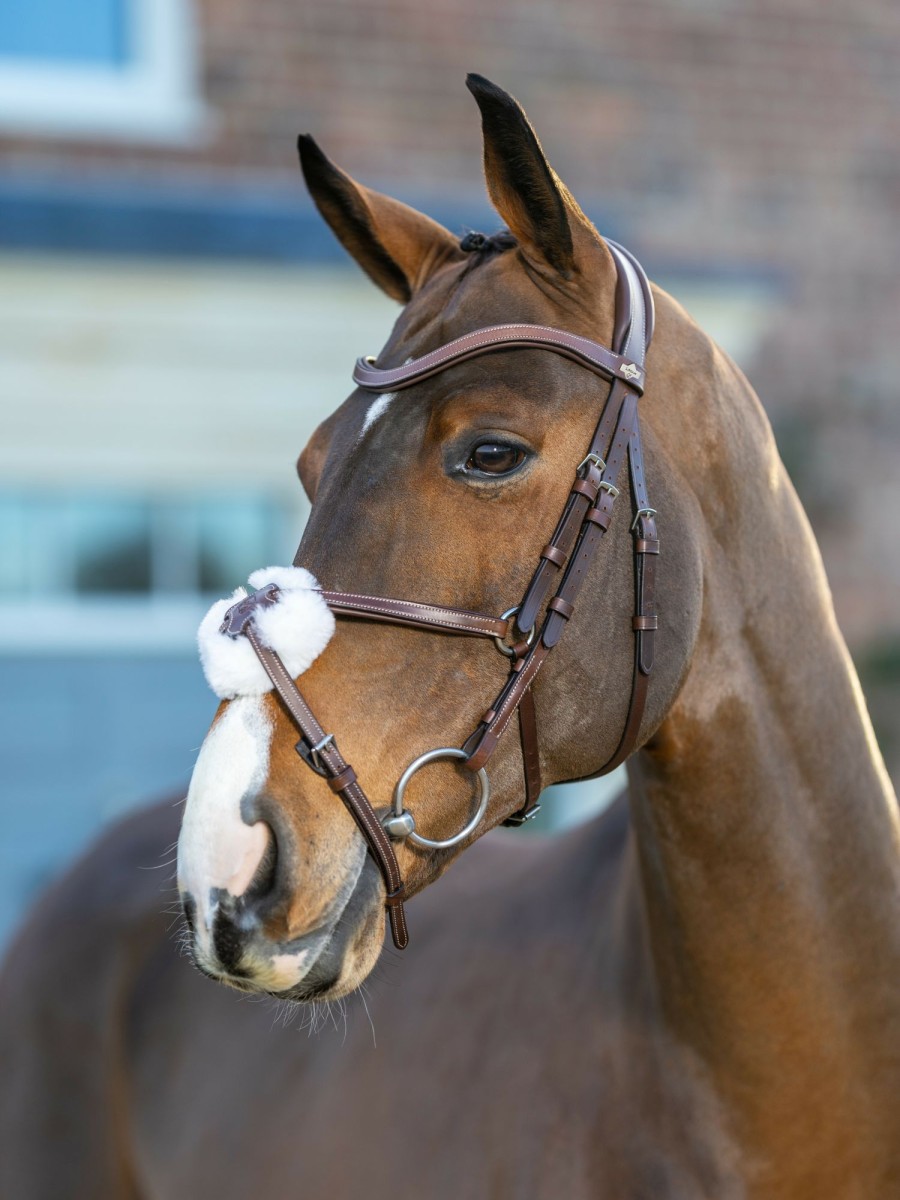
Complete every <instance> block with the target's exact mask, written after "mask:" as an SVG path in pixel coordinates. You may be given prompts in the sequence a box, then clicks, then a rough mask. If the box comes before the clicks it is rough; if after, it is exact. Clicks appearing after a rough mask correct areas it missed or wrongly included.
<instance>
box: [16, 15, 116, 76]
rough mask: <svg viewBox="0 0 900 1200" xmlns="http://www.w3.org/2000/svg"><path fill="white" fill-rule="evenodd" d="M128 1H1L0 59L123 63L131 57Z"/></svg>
mask: <svg viewBox="0 0 900 1200" xmlns="http://www.w3.org/2000/svg"><path fill="white" fill-rule="evenodd" d="M129 7H130V0H4V2H3V3H0V57H2V58H21V59H26V60H32V61H43V62H55V63H66V64H74V65H78V64H87V65H94V66H123V65H124V64H125V63H127V62H128V59H129V58H130V57H131V47H130V45H129V41H130V39H129V28H128V26H129V21H128V9H129Z"/></svg>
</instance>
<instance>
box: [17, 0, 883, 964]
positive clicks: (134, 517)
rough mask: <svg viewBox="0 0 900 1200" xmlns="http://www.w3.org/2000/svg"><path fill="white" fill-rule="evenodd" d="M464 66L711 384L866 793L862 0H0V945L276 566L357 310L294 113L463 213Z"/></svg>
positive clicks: (446, 209)
mask: <svg viewBox="0 0 900 1200" xmlns="http://www.w3.org/2000/svg"><path fill="white" fill-rule="evenodd" d="M467 70H474V71H478V72H480V73H482V74H485V75H487V76H489V77H490V78H492V79H494V80H496V81H497V82H498V83H500V84H501V85H502V86H504V87H506V88H508V89H509V90H511V91H512V92H513V93H514V94H515V95H517V96H518V97H519V99H520V100H521V101H522V102H523V104H524V105H525V107H526V108H527V110H528V112H529V114H530V115H531V117H532V119H533V120H534V122H535V124H536V126H537V128H538V131H539V134H540V136H541V138H542V141H543V143H544V146H545V149H546V150H547V153H548V155H549V157H550V159H551V161H552V162H553V164H554V166H555V167H556V169H557V171H558V172H559V173H560V174H561V175H562V176H563V177H564V178H565V180H566V181H567V182H568V183H569V185H570V187H571V188H572V190H573V191H574V192H575V194H576V195H577V196H578V198H579V199H580V201H581V203H582V205H583V207H584V208H585V209H586V211H587V212H588V213H589V214H590V215H591V216H592V217H593V218H594V220H595V221H596V223H597V224H598V226H599V228H600V229H601V231H603V232H605V233H608V234H610V235H612V236H614V237H616V238H618V239H619V240H621V241H623V242H624V243H626V244H627V245H628V246H629V247H631V248H632V249H633V250H634V251H635V252H636V253H637V254H638V255H639V257H640V258H641V259H642V260H643V262H644V264H645V266H646V267H647V269H648V270H649V272H650V274H651V275H652V276H653V278H654V279H656V280H657V281H658V282H660V283H661V284H663V286H665V287H667V288H668V289H669V290H670V291H672V292H673V293H674V294H675V295H676V296H677V297H678V298H679V299H680V300H681V301H682V302H683V303H684V304H685V305H686V307H687V308H688V309H689V310H690V311H691V312H692V313H693V315H694V316H695V317H696V318H697V320H698V321H699V322H700V323H701V324H702V325H703V326H704V327H706V328H707V329H708V330H709V331H710V332H711V333H712V334H713V335H714V336H715V337H716V338H717V339H718V340H719V341H720V343H721V344H722V345H724V346H725V348H726V349H727V350H729V351H730V352H731V353H732V354H733V355H734V356H735V357H736V358H737V360H738V361H739V362H740V363H741V365H742V366H743V367H744V368H745V370H746V371H747V373H748V374H749V376H750V379H751V381H752V382H753V384H754V385H755V387H756V389H757V390H758V392H759V393H760V395H761V397H762V400H763V403H764V404H765V406H766V408H767V410H768V412H769V415H770V417H771V420H772V422H773V425H774V427H775V431H776V436H777V438H778V441H779V444H780V447H781V451H782V455H783V457H784V459H785V461H786V463H787V465H788V468H789V470H790V472H791V474H792V476H793V478H794V481H795V483H796V485H797V487H798V489H799V491H800V494H801V497H802V499H803V501H804V503H805V505H806V507H807V510H808V512H809V514H810V517H811V519H812V522H813V525H814V528H815V531H816V533H817V535H818V538H819V541H820V543H821V546H822V551H823V554H824V557H825V562H826V567H827V570H828V573H829V576H830V579H831V583H832V587H833V589H834V594H835V603H836V607H837V613H838V619H839V621H840V623H841V625H842V627H843V630H844V633H845V635H846V637H847V639H848V641H849V644H850V648H851V652H852V654H853V655H854V658H855V660H856V663H857V666H858V667H859V669H860V672H861V675H862V679H863V686H864V689H865V691H866V694H867V698H868V701H869V705H870V708H871V711H872V714H873V718H874V720H875V724H876V728H877V731H878V735H879V738H880V740H881V744H882V748H883V750H884V752H885V755H886V757H887V759H888V765H889V769H890V770H891V772H892V774H893V777H894V780H895V783H896V782H897V781H898V779H900V549H898V545H897V541H896V539H895V538H894V537H893V536H892V530H893V525H894V522H895V520H896V514H897V512H898V508H900V406H898V403H897V391H898V382H897V381H898V380H900V328H898V307H900V303H898V302H900V270H898V268H900V239H898V235H897V230H898V218H900V7H898V6H897V5H896V4H895V3H893V2H892V0H854V3H852V4H851V3H849V0H842V2H838V0H777V2H776V0H556V2H555V3H553V4H549V3H526V2H522V3H518V4H512V3H510V2H509V0H479V2H478V3H477V4H476V3H475V2H474V0H431V2H430V3H428V4H427V5H426V4H422V3H413V2H412V0H393V2H391V0H385V2H380V0H77V3H76V2H75V0H7V3H6V4H4V5H3V6H2V7H0V154H2V160H3V168H2V175H0V618H2V619H0V673H2V681H3V686H2V689H0V756H2V758H0V781H2V782H0V789H2V790H0V808H2V811H0V822H2V823H0V829H2V835H0V839H2V840H0V944H2V941H3V940H4V939H5V938H6V937H7V936H8V934H9V931H10V930H11V928H12V926H13V924H14V923H15V921H16V920H17V919H18V918H19V917H20V915H21V912H22V911H23V908H24V906H25V905H26V904H27V903H29V902H30V901H31V900H32V899H33V897H34V895H35V892H36V891H37V889H38V888H39V887H41V886H42V885H43V884H44V883H45V882H46V881H48V880H49V879H50V878H52V876H53V875H54V874H55V873H56V872H58V871H59V870H60V869H61V867H62V866H63V865H64V864H65V863H66V862H67V861H68V860H70V859H71V857H72V856H73V855H74V854H75V853H76V852H77V851H78V850H80V849H82V848H83V847H84V846H85V845H86V844H87V843H88V842H89V840H90V839H91V838H92V837H93V836H94V835H95V834H96V832H97V831H98V829H99V828H100V827H101V826H102V824H103V823H104V822H106V821H108V820H110V819H112V818H113V817H115V816H116V815H117V814H119V813H121V812H123V811H124V810H126V809H128V808H130V807H132V806H134V805H136V804H139V803H141V802H145V801H148V800H151V799H153V798H156V797H160V796H164V795H167V794H168V795H170V796H171V797H172V798H173V800H176V799H177V797H178V796H179V795H181V794H183V791H184V788H185V785H186V781H187V779H188V776H189V774H190V770H191V767H192V763H193V759H194V756H195V753H196V749H197V747H198V745H199V743H200V740H201V738H202V736H203V733H204V731H205V729H206V727H207V726H208V723H209V720H210V718H211V716H212V713H213V711H214V709H215V702H214V700H213V697H212V695H211V694H210V693H209V692H208V691H207V690H206V687H205V685H204V682H203V679H202V676H201V673H200V669H199V666H198V664H197V662H196V659H195V653H194V645H193V635H194V630H195V628H196V625H197V623H198V621H199V618H200V616H201V615H202V612H203V611H204V609H205V607H206V605H207V604H208V603H209V601H210V599H211V598H214V597H217V596H219V595H221V594H224V593H225V592H226V591H228V590H230V589H231V588H232V587H234V586H235V585H236V584H237V583H238V582H241V581H242V580H243V579H244V578H245V577H246V574H247V573H248V571H250V570H251V569H253V568H254V567H256V566H259V565H263V564H266V563H269V562H287V561H290V558H291V556H292V554H293V551H294V548H295V545H296V543H297V541H298V539H299V535H300V531H301V529H302V525H303V521H304V519H305V501H304V499H303V497H302V493H301V491H300V488H299V485H298V483H297V481H296V476H295V473H294V461H295V459H296V456H297V454H298V453H299V451H300V450H301V449H302V447H303V445H304V444H305V442H306V440H307V438H308V436H309V434H310V433H311V431H312V430H313V428H314V427H315V426H316V424H317V423H318V422H319V421H320V420H321V419H322V417H323V416H325V415H326V414H327V413H328V412H329V411H331V409H333V408H334V407H335V406H336V405H337V403H339V402H340V400H342V399H343V397H344V395H345V394H347V392H348V391H349V390H350V383H349V371H350V367H351V365H352V362H353V360H354V359H355V357H356V356H357V355H358V354H360V353H368V352H374V351H375V350H377V349H378V348H379V346H380V345H381V344H382V342H383V340H384V338H385V336H386V334H387V331H388V330H389V328H390V325H391V323H392V321H393V319H394V315H395V310H394V307H393V305H392V303H391V302H390V301H388V300H387V299H385V298H384V297H382V296H381V295H380V294H379V293H378V292H377V291H376V290H375V289H374V288H373V287H372V285H371V284H369V283H368V281H367V280H365V278H364V277H363V276H362V275H361V274H359V273H358V272H357V271H356V270H355V269H354V268H352V267H351V266H350V265H348V263H347V262H346V261H345V260H344V258H343V257H342V252H341V251H340V249H339V248H338V247H337V246H336V244H335V243H334V242H333V241H332V240H331V237H330V234H329V233H328V231H327V230H326V229H325V227H324V225H323V224H322V223H321V221H320V220H319V219H318V217H317V216H316V215H315V214H314V212H313V210H312V208H311V205H310V202H309V201H308V199H307V198H306V195H305V193H304V190H303V187H302V184H301V180H300V176H299V172H298V169H297V165H296V157H295V150H294V141H295V138H296V135H297V133H298V132H300V131H309V132H312V133H314V134H315V136H316V137H317V138H318V139H319V141H320V142H321V144H322V145H323V146H324V147H325V148H326V150H327V152H328V153H329V154H330V155H331V156H333V157H334V158H335V159H336V160H337V161H338V162H340V163H341V164H342V165H343V166H344V167H346V168H347V169H348V170H349V171H350V172H351V173H352V174H354V175H355V176H356V177H357V178H360V179H361V180H363V181H364V182H366V183H368V184H370V185H373V186H375V187H380V188H382V189H383V190H386V191H390V192H391V193H393V194H395V195H397V196H399V197H400V198H401V199H403V200H405V201H407V202H408V203H411V204H415V205H417V206H418V207H421V208H423V209H425V210H427V211H428V212H429V213H431V215H433V216H435V217H436V218H438V219H439V220H441V221H443V222H444V223H445V224H446V225H448V226H449V227H450V228H451V229H453V230H458V231H460V232H462V231H463V230H464V229H466V228H477V229H484V230H486V231H492V230H494V229H495V228H496V227H497V224H498V222H497V219H496V218H495V217H494V216H493V215H492V214H491V213H490V210H489V209H488V206H487V202H486V198H485V195H484V187H483V183H482V178H481V166H480V155H481V140H480V130H479V120H478V113H477V110H476V108H475V105H474V103H473V101H472V100H471V98H470V96H469V95H468V93H467V92H466V90H465V88H464V86H463V78H464V74H465V72H466V71H467ZM602 798H603V791H602V789H601V787H600V785H599V784H596V785H583V786H580V787H577V788H568V789H562V794H561V795H556V796H554V797H552V798H551V799H549V800H548V802H547V803H546V804H545V808H544V815H543V816H542V818H541V820H542V821H544V822H545V825H546V826H552V825H554V824H556V825H558V824H560V823H562V822H565V821H567V820H573V819H576V817H577V816H578V814H579V813H581V812H583V811H586V810H588V809H590V808H591V807H592V806H594V805H596V804H597V803H600V802H601V801H602ZM148 865H152V864H148Z"/></svg>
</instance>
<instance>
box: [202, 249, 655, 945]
mask: <svg viewBox="0 0 900 1200" xmlns="http://www.w3.org/2000/svg"><path fill="white" fill-rule="evenodd" d="M608 245H609V248H610V253H611V254H612V256H613V259H614V261H615V264H616V269H617V282H616V314H615V329H614V344H615V346H616V347H617V351H618V352H616V351H613V350H610V349H608V348H607V347H605V346H601V345H600V344H599V343H597V342H592V341H590V339H588V338H582V337H580V336H578V335H576V334H570V333H567V332H566V331H564V330H559V329H552V328H550V327H549V326H543V325H527V324H516V325H494V326H490V327H488V328H485V329H480V330H476V331H475V332H474V333H469V334H465V335H464V336H463V337H460V338H456V339H455V340H454V341H452V342H448V343H447V345H445V346H442V347H440V348H439V349H437V350H433V351H431V352H430V353H428V354H425V355H423V356H422V357H421V358H419V359H415V360H414V361H412V362H410V363H407V364H406V365H404V366H402V367H396V368H388V369H380V368H378V367H376V366H375V365H374V361H373V360H371V359H360V360H359V361H358V362H357V364H356V368H355V370H354V372H353V378H354V381H355V382H356V383H357V385H358V386H359V387H361V388H365V389H367V390H371V391H379V392H387V391H396V390H398V389H401V388H405V387H411V386H412V385H413V384H415V383H418V382H419V381H421V380H423V379H427V378H429V377H430V376H431V375H434V374H436V373H437V372H439V371H443V370H444V369H446V368H447V367H449V366H452V365H453V364H455V363H459V362H463V361H465V360H467V359H470V358H473V357H475V356H477V355H480V354H486V353H489V352H492V351H495V350H500V349H505V348H513V347H541V348H543V349H547V350H551V351H553V352H555V353H557V354H562V355H564V356H565V357H567V358H571V359H573V360H574V361H576V362H579V363H581V364H582V365H584V366H586V367H588V368H590V369H592V370H594V371H596V372H597V373H598V374H600V375H602V376H604V377H605V378H607V379H611V380H612V387H611V388H610V392H609V396H608V398H607V402H606V404H605V405H604V408H603V412H602V413H601V416H600V420H599V422H598V424H597V428H596V430H595V431H594V436H593V438H592V439H591V444H590V448H589V450H588V453H587V455H586V457H585V458H584V460H583V461H582V463H581V464H580V465H579V467H578V469H577V471H576V473H575V480H574V482H573V485H572V489H571V492H570V495H569V498H568V500H567V502H566V505H565V508H564V510H563V513H562V516H561V517H560V519H559V521H558V523H557V526H556V529H555V530H554V533H553V536H552V537H551V539H550V541H549V542H548V544H547V545H546V546H545V547H544V549H543V550H542V551H541V559H540V563H539V565H538V567H537V570H536V571H535V573H534V575H533V577H532V579H531V582H530V583H529V586H528V589H527V591H526V593H525V596H524V598H523V600H522V603H521V605H520V606H519V608H518V610H517V617H516V625H517V627H518V629H519V630H520V632H521V633H523V634H525V633H527V632H529V631H530V630H531V629H532V628H533V627H534V625H535V623H536V621H537V617H538V614H539V612H540V611H541V609H542V608H544V606H545V605H546V608H545V615H544V621H543V625H542V628H541V635H540V637H539V638H537V639H536V641H535V642H534V644H533V645H532V646H531V647H530V648H529V646H528V644H527V643H526V642H525V641H520V642H519V643H518V644H517V645H516V646H514V647H513V648H512V649H513V659H512V661H511V669H510V673H509V676H508V677H507V680H506V682H505V684H504V686H503V688H502V689H501V691H500V693H499V695H498V696H497V698H496V699H495V701H494V703H493V704H492V705H491V706H490V708H489V709H488V711H487V712H486V713H485V715H484V717H483V718H482V722H481V724H480V725H479V727H478V728H477V729H476V730H475V731H474V732H473V733H472V734H471V736H470V737H469V738H468V739H467V741H466V743H465V746H464V749H465V751H466V753H467V755H468V758H467V762H466V765H467V766H468V767H469V768H470V769H471V770H472V771H477V770H479V769H480V768H481V767H483V766H484V765H485V763H486V762H487V761H488V759H489V758H490V756H491V755H492V754H493V752H494V750H495V749H496V746H497V743H498V742H499V739H500V737H501V736H502V734H503V732H504V731H505V729H506V728H507V726H508V724H509V722H510V720H511V718H512V715H513V713H515V712H518V717H519V730H520V736H521V745H522V763H523V773H524V778H525V803H524V805H522V806H521V807H520V808H519V809H518V810H517V811H516V812H515V813H513V814H512V815H511V816H510V817H508V818H507V820H506V822H505V823H506V824H521V823H522V822H523V821H525V820H528V819H529V818H530V817H531V816H533V815H534V814H535V813H536V812H537V810H538V808H539V807H540V803H539V799H540V793H541V769H540V751H539V744H538V735H537V715H536V712H535V704H534V692H533V685H534V681H535V679H536V677H537V674H538V672H539V671H540V669H541V667H542V666H543V664H544V662H545V661H546V659H547V656H548V654H549V653H550V651H551V650H552V649H553V647H554V646H555V645H556V643H557V642H558V640H559V638H560V636H561V635H562V632H563V630H564V629H565V627H566V625H567V623H568V621H569V619H570V618H571V617H572V615H573V613H574V611H575V603H576V600H577V598H578V595H579V593H580V591H581V588H582V587H583V585H584V582H585V580H586V578H587V575H588V573H589V568H590V566H591V564H592V562H593V559H594V557H595V555H596V552H597V548H598V546H599V544H600V542H601V541H602V539H603V536H604V534H605V533H606V530H607V529H608V527H609V522H610V518H611V516H612V508H613V503H614V501H615V499H616V497H617V496H618V494H619V490H618V483H617V481H618V479H619V475H620V472H621V469H622V466H623V464H624V461H625V457H626V455H627V457H628V459H629V465H630V469H631V470H630V473H631V483H632V492H633V496H634V504H635V510H636V515H635V519H634V522H633V524H632V533H633V534H634V564H635V615H634V617H633V619H632V629H633V631H634V639H635V643H634V672H633V677H632V687H631V696H630V699H629V705H628V715H627V717H626V721H625V727H624V729H623V731H622V736H621V738H620V740H619V745H618V747H617V748H616V751H615V753H614V754H613V756H612V758H611V759H610V760H609V762H607V763H606V764H605V765H604V767H603V768H602V769H601V770H600V771H599V772H598V774H605V773H606V772H608V771H611V770H613V769H614V768H615V767H617V766H618V765H619V763H621V762H623V761H624V760H625V758H627V756H628V755H629V754H630V753H631V751H632V749H633V748H634V745H635V743H636V740H637V738H638V736H639V734H640V726H641V720H642V717H643V713H644V707H645V703H646V698H647V690H648V684H649V677H650V672H651V670H652V667H653V656H654V648H655V638H656V630H657V626H658V619H657V616H656V611H655V587H656V563H657V559H658V555H659V538H658V535H657V529H656V522H655V520H654V517H655V515H656V514H655V512H654V510H653V509H652V508H651V507H650V504H649V501H648V498H647V484H646V477H645V473H644V463H643V451H642V447H641V438H640V427H639V424H638V417H637V401H638V397H639V395H640V394H641V392H642V390H643V385H644V359H645V355H646V350H647V346H648V345H649V343H650V339H651V337H652V334H653V322H654V311H653V297H652V294H651V291H650V285H649V282H648V280H647V277H646V275H645V274H644V272H643V270H642V269H641V267H640V266H639V264H638V263H637V260H636V259H635V258H634V257H633V256H632V255H631V254H630V253H629V252H628V251H627V250H624V249H623V248H622V247H621V246H619V245H618V244H617V243H615V242H611V241H609V242H608ZM555 582H559V587H558V589H557V591H556V594H555V596H554V597H553V598H552V599H550V600H549V602H548V596H549V593H550V591H551V590H552V587H553V584H554V583H555ZM322 595H323V597H324V599H325V600H326V602H327V603H328V605H329V607H330V608H331V609H332V610H333V611H334V612H336V613H337V614H338V615H342V616H350V617H365V618H369V619H371V620H376V621H389V622H394V623H396V624H401V625H407V626H412V627H414V628H419V629H430V630H437V631H440V632H445V633H452V634H463V635H467V636H475V637H492V638H500V639H504V638H506V637H507V635H508V634H509V633H510V632H511V629H510V624H511V622H510V621H508V620H505V619H503V618H498V617H492V616H489V615H488V614H485V613H476V612H469V611H467V610H465V609H457V608H446V607H443V606H441V605H435V604H422V603H420V602H418V601H410V600H400V599H394V598H390V597H381V596H368V595H361V594H354V593H349V592H334V591H323V592H322ZM277 598H278V593H277V588H274V585H270V587H269V588H268V589H262V590H261V591H260V592H259V593H256V594H255V596H250V597H248V598H247V599H246V600H244V601H241V602H239V603H238V604H236V605H234V606H233V607H232V608H231V609H230V610H229V612H228V613H227V614H226V618H225V622H224V623H223V632H228V633H229V634H230V635H231V636H233V637H235V636H240V635H241V634H243V635H244V636H246V637H247V638H248V639H249V641H250V644H251V645H252V647H253V649H254V651H255V652H256V654H257V656H258V658H259V659H260V661H261V663H262V665H263V667H264V668H265V670H266V672H267V674H268V676H269V678H270V679H271V680H272V684H273V686H274V687H275V689H276V691H277V693H278V695H279V696H280V697H281V700H282V702H283V703H284V705H285V708H286V709H287V711H288V713H289V714H290V716H291V719H292V720H293V721H294V724H295V725H296V726H297V728H298V729H299V731H300V734H301V740H300V742H298V744H297V751H298V753H299V754H300V755H301V757H302V758H303V759H304V761H306V762H307V764H308V765H309V766H311V767H312V768H313V769H314V770H316V771H317V772H318V773H319V774H321V775H323V776H324V777H325V778H326V779H327V780H328V783H329V786H330V787H331V788H332V790H333V791H334V792H335V793H336V794H338V795H340V796H341V799H342V800H343V802H344V803H345V804H346V806H347V808H348V810H349V811H350V813H351V815H352V816H353V818H354V820H355V821H356V823H357V825H358V826H359V829H360V831H361V832H362V834H363V837H364V838H365V840H366V844H367V846H368V848H369V851H370V852H371V854H372V855H373V857H374V858H375V861H376V863H377V864H378V867H379V870H380V871H381V874H382V876H383V878H384V881H385V888H386V892H387V906H388V913H389V916H390V923H391V932H392V934H393V938H394V943H395V945H396V946H397V947H398V948H399V949H403V948H404V947H405V946H406V945H407V943H408V941H409V935H408V932H407V928H406V917H405V913H404V909H403V892H404V888H403V881H402V878H401V875H400V868H399V865H398V863H397V858H396V855H395V853H394V848H393V845H392V843H391V840H390V838H389V837H388V835H387V833H386V832H385V830H384V828H383V826H382V824H381V822H380V821H379V819H378V816H377V814H376V813H375V810H374V809H373V808H372V805H371V803H370V802H369V800H368V798H367V797H366V795H365V792H364V791H363V790H362V787H361V786H360V784H359V781H358V779H357V777H356V772H355V771H354V770H353V768H352V767H351V766H350V765H349V764H348V763H347V762H345V760H344V759H343V757H342V756H341V754H340V751H339V750H338V748H337V746H336V744H335V742H334V738H333V737H330V736H328V735H326V733H325V731H324V730H323V729H322V727H321V725H320V724H319V723H318V721H317V720H316V718H315V716H314V715H313V713H312V711H311V709H310V708H309V706H308V705H307V703H306V701H305V700H304V698H303V696H302V695H301V693H300V691H299V689H298V688H297V685H296V684H295V682H294V681H293V679H291V678H290V676H289V675H288V673H287V671H286V670H285V667H284V664H283V663H282V661H281V659H280V658H279V656H278V655H277V654H276V653H275V652H274V651H273V650H270V649H269V648H268V647H267V646H264V645H263V644H262V642H261V641H260V640H259V638H258V636H257V635H256V632H255V629H254V626H253V615H254V612H255V611H256V608H257V607H258V606H266V605H269V604H272V603H275V602H277Z"/></svg>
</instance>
